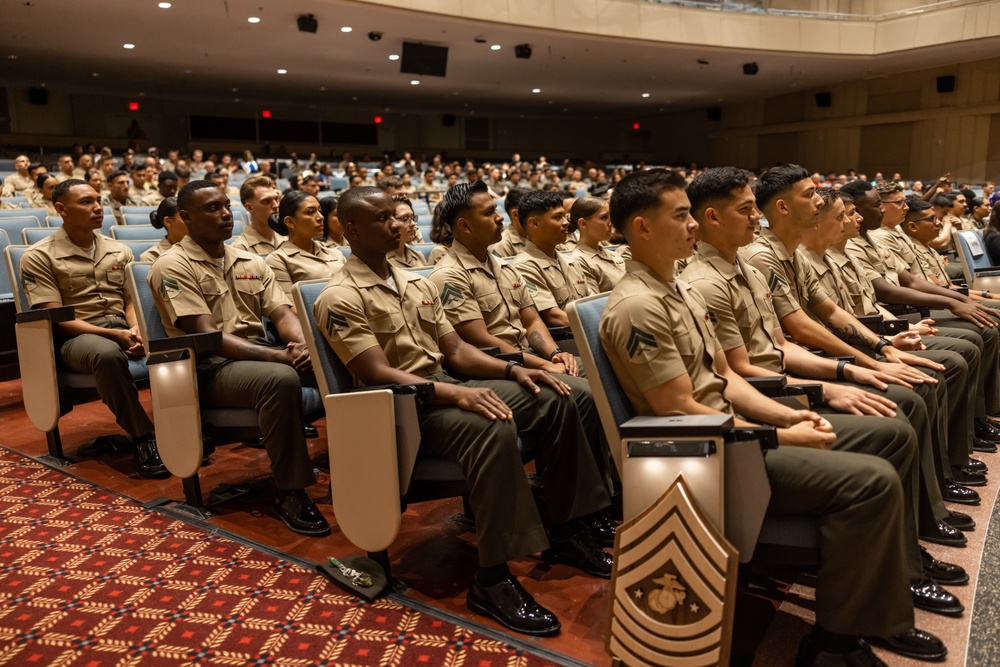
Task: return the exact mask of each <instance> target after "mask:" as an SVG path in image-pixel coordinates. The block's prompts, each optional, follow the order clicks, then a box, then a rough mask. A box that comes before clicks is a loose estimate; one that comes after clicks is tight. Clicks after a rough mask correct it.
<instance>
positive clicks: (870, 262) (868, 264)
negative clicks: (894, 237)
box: [844, 236, 908, 287]
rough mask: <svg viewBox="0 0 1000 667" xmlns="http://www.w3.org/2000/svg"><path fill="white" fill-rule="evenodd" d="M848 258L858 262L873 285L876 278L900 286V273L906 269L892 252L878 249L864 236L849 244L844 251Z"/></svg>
mask: <svg viewBox="0 0 1000 667" xmlns="http://www.w3.org/2000/svg"><path fill="white" fill-rule="evenodd" d="M844 250H845V251H846V252H847V256H848V257H850V258H851V259H854V260H856V261H857V263H858V265H859V266H860V267H861V269H862V271H864V274H865V276H867V277H868V280H869V281H870V282H872V283H874V282H875V279H876V278H884V279H885V280H887V281H888V282H889V283H891V284H893V285H896V286H897V287H898V286H899V284H900V283H899V271H900V270H901V269H904V268H908V267H906V265H904V264H903V263H902V260H900V259H898V258H897V257H896V256H895V255H894V254H893V253H892V251H891V250H889V249H888V248H886V247H883V246H881V245H879V246H878V247H876V246H875V245H874V244H872V242H871V241H870V240H869V239H866V238H865V237H864V236H857V237H855V238H853V239H851V240H850V241H848V242H847V247H846V248H845V249H844Z"/></svg>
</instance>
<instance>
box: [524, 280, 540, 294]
mask: <svg viewBox="0 0 1000 667" xmlns="http://www.w3.org/2000/svg"><path fill="white" fill-rule="evenodd" d="M524 286H525V287H527V288H528V293H529V294H537V293H538V285H536V284H535V283H533V282H532V281H530V280H528V279H527V278H525V279H524Z"/></svg>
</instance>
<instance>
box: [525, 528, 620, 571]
mask: <svg viewBox="0 0 1000 667" xmlns="http://www.w3.org/2000/svg"><path fill="white" fill-rule="evenodd" d="M549 544H550V545H551V546H550V548H549V549H548V550H547V551H543V552H542V560H543V561H545V562H546V563H561V564H563V565H572V566H573V567H575V568H578V569H580V570H583V571H584V572H586V573H587V574H589V575H591V576H594V577H600V578H601V579H610V578H611V565H612V564H613V563H614V559H613V558H611V556H609V555H608V553H607V552H606V551H604V550H603V549H601V547H599V546H597V542H595V541H594V538H593V537H591V536H590V533H589V532H588V531H586V530H580V531H579V532H578V533H577V534H576V535H573V536H572V537H570V538H567V539H563V540H555V539H553V538H552V537H551V536H550V537H549Z"/></svg>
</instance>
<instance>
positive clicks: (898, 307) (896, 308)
mask: <svg viewBox="0 0 1000 667" xmlns="http://www.w3.org/2000/svg"><path fill="white" fill-rule="evenodd" d="M997 275H998V276H1000V271H998V272H997ZM883 307H884V308H885V309H886V310H888V311H889V312H890V313H892V314H893V315H897V316H899V315H912V314H914V313H919V314H920V316H921V317H928V316H929V315H930V314H931V309H930V308H929V307H926V306H916V307H914V306H906V305H903V304H899V303H888V304H884V305H883Z"/></svg>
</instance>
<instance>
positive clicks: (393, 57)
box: [389, 53, 399, 60]
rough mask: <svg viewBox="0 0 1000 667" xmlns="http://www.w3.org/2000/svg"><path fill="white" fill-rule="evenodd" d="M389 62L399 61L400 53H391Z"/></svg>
mask: <svg viewBox="0 0 1000 667" xmlns="http://www.w3.org/2000/svg"><path fill="white" fill-rule="evenodd" d="M389 60H399V54H398V53H390V54H389Z"/></svg>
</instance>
